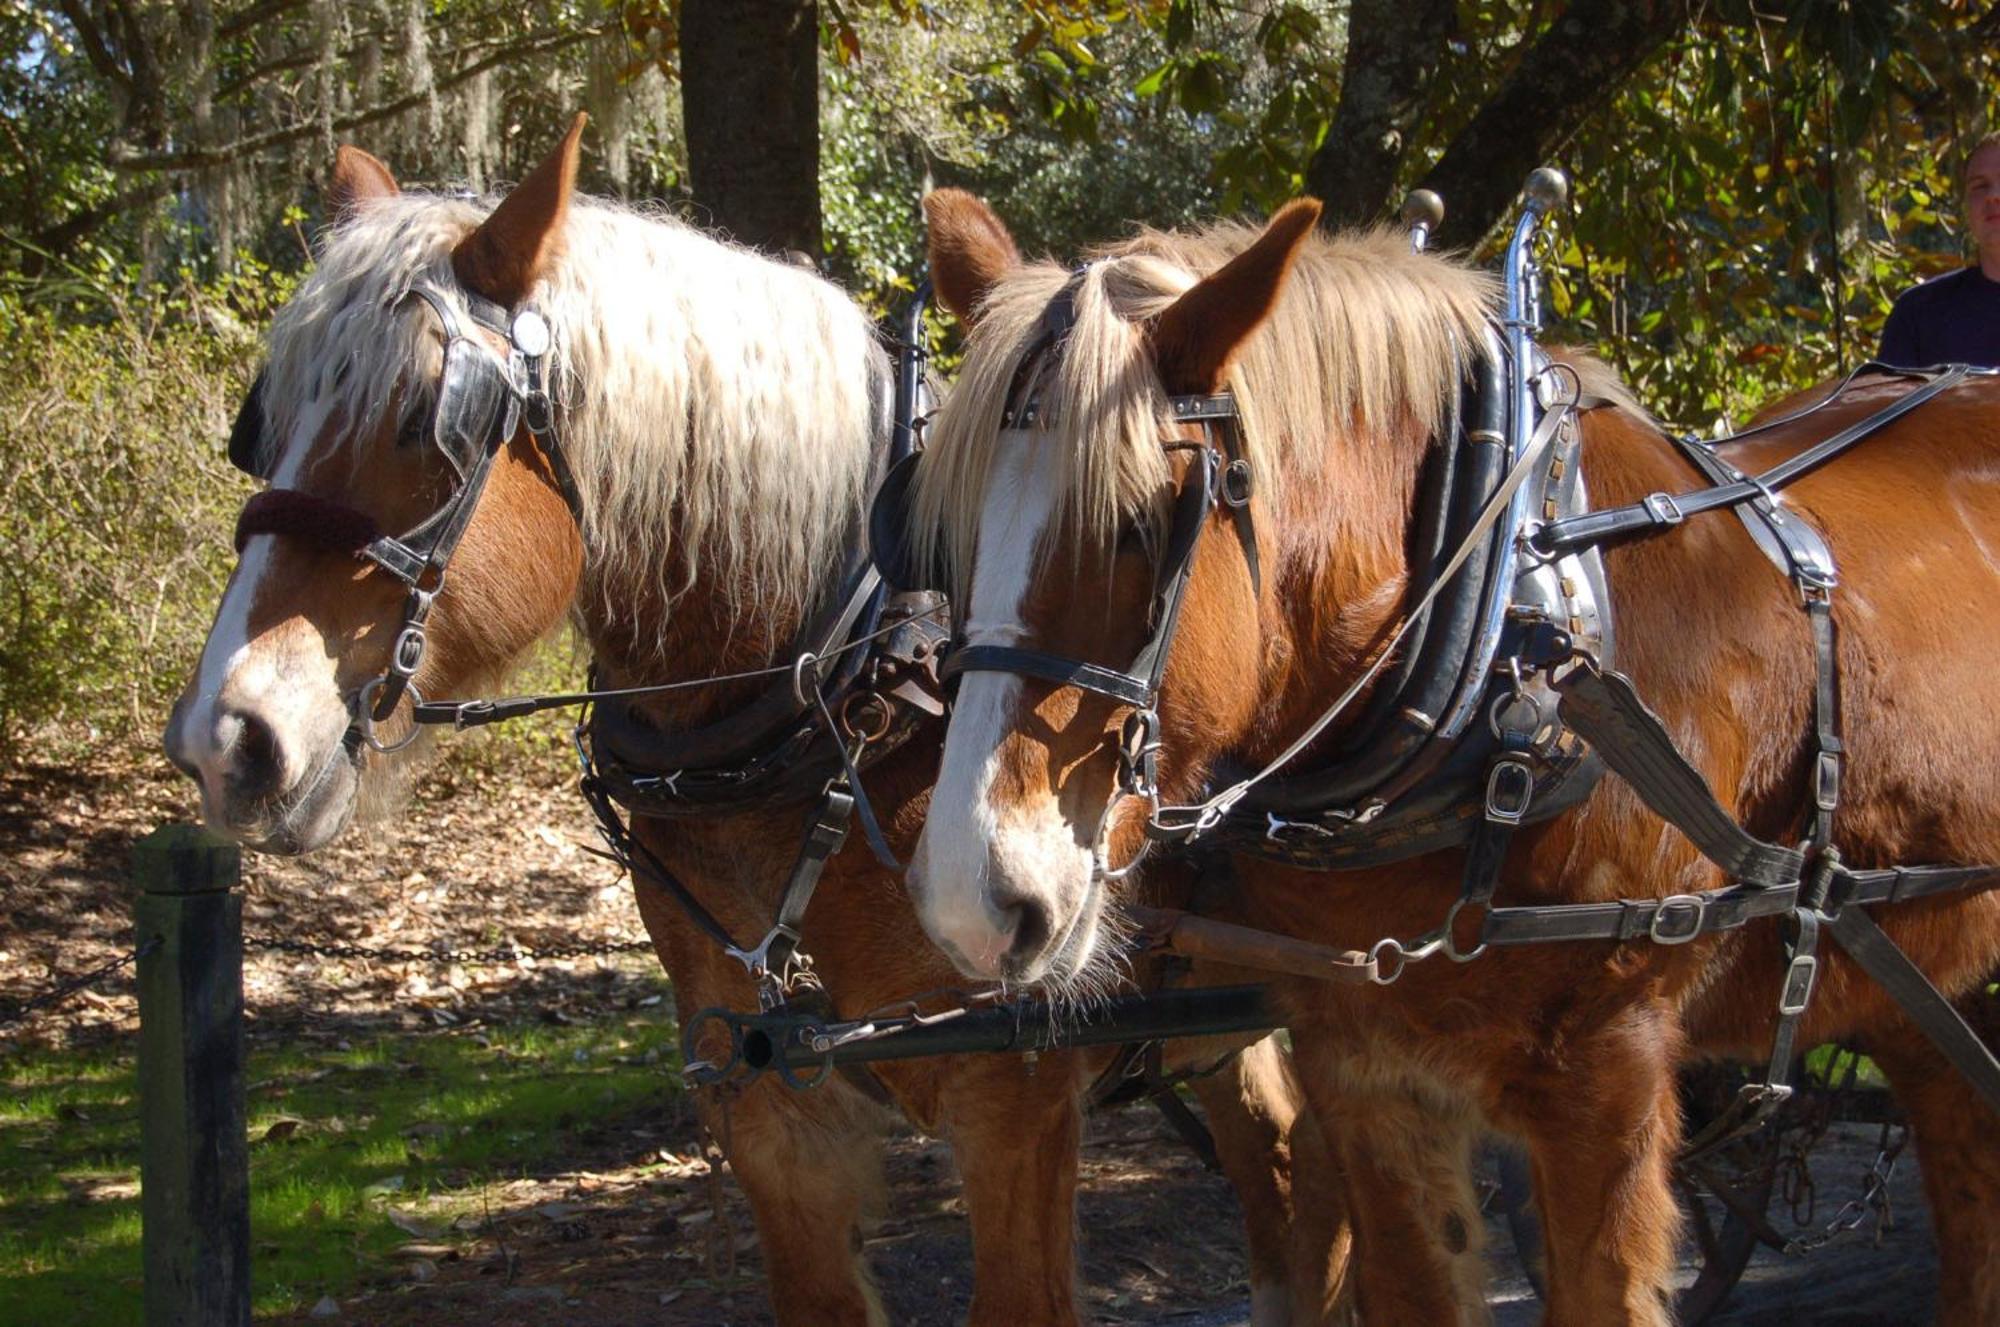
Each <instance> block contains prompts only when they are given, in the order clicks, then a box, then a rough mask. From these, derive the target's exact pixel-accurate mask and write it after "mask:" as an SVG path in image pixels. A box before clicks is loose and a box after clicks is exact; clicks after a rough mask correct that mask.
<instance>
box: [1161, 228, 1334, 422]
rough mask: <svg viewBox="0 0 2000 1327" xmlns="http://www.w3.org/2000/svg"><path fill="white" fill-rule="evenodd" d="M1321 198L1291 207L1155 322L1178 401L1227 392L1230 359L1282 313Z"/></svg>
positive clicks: (1166, 376) (1166, 378)
mask: <svg viewBox="0 0 2000 1327" xmlns="http://www.w3.org/2000/svg"><path fill="white" fill-rule="evenodd" d="M1319 214H1320V203H1319V200H1318V199H1317V198H1300V199H1296V200H1294V201H1292V202H1289V203H1287V204H1285V205H1284V207H1282V208H1280V209H1279V210H1278V214H1277V215H1276V216H1274V217H1272V218H1271V224H1270V225H1268V226H1266V227H1265V228H1264V233H1263V234H1262V235H1259V236H1258V237H1257V239H1256V241H1255V242H1254V243H1252V244H1251V246H1250V247H1249V248H1247V249H1245V250H1244V251H1243V252H1242V253H1239V254H1237V255H1236V256H1235V257H1234V258H1231V259H1230V260H1229V261H1228V262H1227V263H1225V264H1223V265H1222V266H1221V267H1220V268H1218V269H1216V270H1215V271H1213V272H1211V273H1209V274H1208V275H1207V276H1206V277H1203V278H1202V279H1201V281H1199V282H1198V283H1196V284H1195V285H1194V286H1193V287H1192V288H1191V289H1190V290H1188V292H1187V293H1186V294H1184V295H1182V296H1181V297H1180V298H1179V299H1177V300H1175V301H1174V302H1173V303H1172V304H1170V305H1168V306H1167V308H1166V309H1165V310H1164V311H1163V312H1162V313H1161V314H1160V315H1159V317H1157V318H1155V319H1154V320H1153V325H1152V328H1151V331H1150V333H1149V335H1150V337H1151V339H1152V343H1153V358H1154V361H1155V362H1156V363H1157V364H1158V365H1159V369H1160V381H1161V383H1163V384H1164V385H1165V387H1166V389H1167V390H1168V391H1169V392H1172V393H1174V394H1175V395H1182V394H1206V393H1208V392H1213V391H1217V390H1219V389H1220V388H1221V386H1222V380H1223V378H1224V376H1225V375H1226V374H1227V373H1228V372H1229V364H1230V361H1231V360H1233V359H1234V358H1235V356H1236V352H1237V350H1238V348H1240V347H1241V346H1242V344H1243V343H1244V342H1245V341H1247V340H1248V339H1249V338H1250V334H1251V333H1252V332H1254V331H1256V330H1257V329H1258V328H1259V327H1261V326H1263V324H1264V320H1265V319H1266V318H1268V317H1270V316H1271V310H1272V309H1274V308H1275V307H1277V303H1278V292H1279V291H1281V290H1282V289H1284V284H1285V276H1286V274H1288V273H1289V272H1290V271H1291V270H1292V259H1293V258H1294V257H1295V256H1296V255H1297V254H1298V251H1299V245H1300V243H1301V242H1303V241H1304V239H1305V237H1306V236H1307V235H1308V234H1310V233H1311V232H1312V228H1313V225H1314V224H1315V223H1316V222H1318V220H1319Z"/></svg>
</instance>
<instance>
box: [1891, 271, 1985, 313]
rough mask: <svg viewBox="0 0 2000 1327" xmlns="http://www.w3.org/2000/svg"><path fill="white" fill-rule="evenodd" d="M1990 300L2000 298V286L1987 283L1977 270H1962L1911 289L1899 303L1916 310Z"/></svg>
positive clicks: (1897, 300)
mask: <svg viewBox="0 0 2000 1327" xmlns="http://www.w3.org/2000/svg"><path fill="white" fill-rule="evenodd" d="M1989 298H2000V282H1995V281H1989V280H1987V279H1986V276H1985V274H1984V273H1982V272H1981V271H1980V270H1979V269H1978V268H1977V267H1961V268H1959V269H1957V270H1956V271H1952V272H1946V273H1945V274H1944V275H1943V276H1934V277H1932V278H1931V279H1930V280H1928V281H1924V282H1919V283H1918V284H1917V285H1914V286H1911V287H1910V288H1909V289H1908V290H1906V291H1904V292H1903V293H1902V294H1901V295H1899V296H1897V298H1896V303H1898V304H1902V303H1905V302H1907V303H1909V304H1910V305H1911V306H1912V307H1913V308H1914V307H1924V306H1928V305H1932V304H1939V303H1954V302H1956V301H1958V300H1962V299H1989Z"/></svg>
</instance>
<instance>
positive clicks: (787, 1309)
mask: <svg viewBox="0 0 2000 1327" xmlns="http://www.w3.org/2000/svg"><path fill="white" fill-rule="evenodd" d="M637 899H638V903H639V914H640V917H641V919H642V920H643V921H644V922H645V923H646V930H647V932H648V934H650V935H651V936H652V938H653V944H654V947H655V948H656V949H657V950H658V951H659V954H660V959H661V962H662V963H663V964H664V965H665V966H666V969H667V972H668V975H669V976H670V977H672V979H673V983H674V998H675V1003H676V1005H677V1007H678V1008H679V1010H680V1013H681V1016H682V1018H687V1017H689V1016H691V1015H692V1014H693V1013H694V1012H695V1011H696V1010H699V1009H705V1008H709V1007H711V1006H716V1005H723V1006H727V1007H729V1008H733V1009H754V1008H756V1007H757V999H756V993H755V991H753V990H752V989H751V987H750V984H749V981H748V979H747V978H746V977H745V976H744V974H743V969H742V968H741V966H739V965H738V964H737V963H736V962H735V961H734V960H732V959H726V958H724V956H723V955H722V952H721V951H720V950H719V949H717V948H716V947H715V946H714V944H713V942H711V941H710V940H708V938H707V937H705V936H703V935H701V934H699V933H698V932H696V931H695V929H694V927H693V926H691V925H690V924H689V923H688V922H687V920H686V918H685V917H683V916H682V915H681V913H680V912H679V910H678V909H677V908H676V907H675V906H674V905H673V904H672V903H671V902H669V901H668V900H666V899H665V898H664V897H662V896H661V895H660V894H659V893H658V892H657V891H655V890H650V889H645V888H641V889H639V890H638V891H637ZM695 1105H696V1109H697V1110H699V1111H700V1113H701V1117H702V1123H703V1124H704V1125H705V1126H706V1127H707V1128H708V1131H709V1134H710V1136H711V1137H713V1138H714V1139H715V1140H716V1143H717V1144H718V1145H719V1146H720V1147H721V1148H722V1151H723V1155H724V1156H726V1157H727V1158H728V1159H729V1168H730V1170H731V1171H732V1172H733V1173H734V1174H735V1176H736V1183H737V1185H738V1186H739V1187H740V1188H741V1189H742V1190H743V1194H744V1197H745V1198H746V1199H748V1200H749V1203H750V1214H751V1218H752V1220H754V1221H755V1222H756V1224H757V1243H758V1247H759V1249H760V1250H761V1252H762V1254H763V1260H764V1277H765V1281H766V1284H767V1287H768V1289H769V1291H770V1295H771V1307H772V1311H773V1313H774V1314H775V1315H776V1317H777V1320H778V1322H779V1323H781V1324H784V1325H785V1327H807V1325H808V1324H819V1323H838V1324H842V1327H850V1325H851V1327H879V1324H882V1323H884V1322H886V1321H887V1319H886V1317H885V1315H884V1314H883V1312H882V1306H881V1302H880V1301H879V1299H878V1298H877V1296H876V1293H875V1286H874V1284H873V1282H872V1281H871V1280H870V1278H869V1276H868V1269H867V1264H866V1263H864V1262H863V1261H862V1259H861V1256H860V1245H861V1230H862V1225H863V1222H864V1221H865V1220H866V1219H868V1218H869V1217H870V1215H871V1214H872V1213H874V1212H875V1211H877V1210H879V1209H880V1207H881V1206H882V1199H883V1182H882V1169H881V1167H882V1148H881V1140H880V1127H879V1123H878V1120H879V1116H878V1114H877V1110H876V1108H875V1107H874V1105H873V1103H871V1102H869V1101H868V1100H867V1098H865V1097H863V1096H862V1095H861V1093H859V1092H858V1091H856V1090H855V1089H854V1088H852V1087H850V1086H849V1085H848V1084H847V1083H846V1082H845V1081H843V1080H841V1079H840V1078H839V1077H838V1076H835V1077H834V1078H833V1079H830V1080H829V1081H828V1082H826V1083H824V1084H822V1085H821V1086H819V1087H817V1088H815V1089H814V1090H813V1091H811V1092H799V1091H795V1090H793V1089H791V1088H788V1087H786V1086H785V1085H784V1084H783V1083H782V1082H780V1081H779V1080H778V1078H777V1077H776V1076H775V1075H771V1074H766V1075H764V1076H763V1077H762V1078H760V1079H758V1080H757V1081H756V1082H754V1083H751V1084H750V1085H749V1086H748V1087H746V1088H744V1089H743V1090H742V1091H740V1092H736V1093H734V1094H733V1095H732V1096H730V1097H729V1098H728V1099H727V1100H726V1101H725V1099H724V1098H723V1097H722V1096H720V1095H719V1094H718V1093H716V1092H708V1091H704V1092H697V1093H696V1094H695Z"/></svg>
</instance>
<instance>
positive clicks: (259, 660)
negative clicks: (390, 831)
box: [165, 406, 350, 841]
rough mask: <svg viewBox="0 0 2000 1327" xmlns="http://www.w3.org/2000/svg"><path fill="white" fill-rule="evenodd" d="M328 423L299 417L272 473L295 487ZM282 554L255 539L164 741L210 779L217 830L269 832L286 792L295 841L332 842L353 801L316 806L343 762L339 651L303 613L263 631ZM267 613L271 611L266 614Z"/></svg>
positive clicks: (280, 483) (272, 543) (206, 789)
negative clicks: (266, 601) (294, 817)
mask: <svg viewBox="0 0 2000 1327" xmlns="http://www.w3.org/2000/svg"><path fill="white" fill-rule="evenodd" d="M325 424H326V418H325V410H324V408H323V407H317V406H316V407H314V408H313V409H311V410H309V411H307V412H306V414H305V416H304V417H303V418H301V419H300V421H299V424H298V428H297V430H296V432H295V433H294V434H293V436H292V437H290V438H289V439H287V440H286V443H285V446H284V449H283V452H282V453H281V455H280V457H279V459H278V463H277V465H276V467H275V468H274V470H273V472H272V475H271V486H272V487H273V488H290V487H293V486H294V485H296V483H297V481H298V477H299V474H300V472H301V470H303V468H304V464H305V459H306V456H307V454H308V453H309V452H310V450H311V447H312V444H313V441H314V439H316V438H318V437H319V435H320V432H321V430H322V429H323V428H324V427H325ZM276 552H277V536H275V535H268V534H261V535H252V536H251V537H250V538H249V540H247V541H246V542H245V544H244V547H243V555H242V558H241V559H240V560H239V561H238V563H237V567H236V572H235V574H234V575H233V576H231V577H230V580H229V585H228V587H227V588H226V589H225V590H224V591H223V595H222V604H221V606H220V607H219V608H218V609H217V610H216V614H215V623H214V625H213V626H211V627H210V628H209V633H208V640H207V642H206V644H205V645H204V646H203V647H202V653H201V661H200V663H199V664H198V665H197V667H196V669H195V675H194V677H193V678H192V679H190V681H189V683H188V686H187V688H186V689H185V690H184V691H183V692H182V693H181V697H180V700H179V703H177V704H176V705H175V707H174V712H173V715H172V717H171V719H170V720H169V721H168V724H167V731H166V735H165V744H166V748H167V753H168V754H169V755H170V756H171V757H172V758H173V759H174V760H175V762H176V763H178V764H179V765H180V766H181V767H182V768H184V769H186V770H187V771H188V772H189V773H190V774H192V775H193V776H194V777H195V778H196V780H197V781H198V782H199V783H200V784H201V796H202V815H203V818H204V819H205V820H207V821H208V823H209V824H210V826H211V827H213V828H215V829H217V830H222V831H230V830H235V829H245V828H268V826H267V825H265V824H264V822H265V821H266V820H267V819H268V817H269V815H270V813H271V809H272V808H271V806H270V805H269V803H270V802H271V801H272V800H273V799H276V800H278V801H280V802H282V803H283V804H284V805H285V806H286V807H287V808H288V809H289V810H294V811H297V812H299V813H301V815H302V817H303V819H304V820H305V822H306V823H302V824H297V825H292V826H289V828H290V829H291V830H292V831H293V835H292V836H293V837H294V838H300V837H304V838H312V839H318V840H319V841H324V838H325V837H331V835H332V833H333V832H334V831H336V830H337V829H338V828H339V826H340V824H342V823H344V822H345V819H346V815H347V813H348V811H349V809H350V808H349V807H348V806H347V805H339V806H331V805H309V803H311V802H312V801H313V800H314V796H313V795H314V794H316V793H318V792H320V791H322V788H321V785H324V784H327V783H328V782H329V776H330V775H331V774H332V773H333V772H334V768H333V767H334V766H335V765H336V764H338V763H339V761H340V754H339V747H340V743H341V739H342V738H343V736H344V735H345V733H346V730H347V723H348V715H347V705H346V701H345V699H344V698H343V697H342V696H341V694H340V689H339V686H338V685H337V683H336V681H335V671H334V669H335V660H334V657H333V651H332V650H331V649H330V648H329V647H328V642H326V641H325V640H324V639H323V638H322V637H321V635H320V633H319V632H318V631H317V630H315V629H314V628H313V627H312V626H311V625H310V624H309V623H308V622H307V621H306V619H305V618H304V617H302V616H290V615H287V616H285V617H282V618H280V619H279V620H278V621H277V622H276V623H275V624H271V623H269V622H268V621H267V623H266V625H263V626H262V627H260V628H258V629H257V630H256V634H255V635H254V636H253V635H252V630H253V628H252V622H253V620H254V619H255V618H257V617H258V616H259V614H258V607H259V599H260V596H262V595H264V594H266V593H267V592H275V593H283V592H284V591H283V587H276V586H269V585H268V581H269V579H270V576H269V573H270V568H271V563H272V561H273V558H274V556H275V554H276ZM261 616H262V617H263V618H265V619H269V618H270V617H271V616H272V615H271V613H270V612H269V610H268V609H266V610H265V611H264V612H263V613H262V614H261ZM253 764H254V765H257V766H258V768H257V770H256V772H255V773H254V776H253V773H252V767H253ZM260 793H261V794H262V795H261V796H260V795H257V794H260Z"/></svg>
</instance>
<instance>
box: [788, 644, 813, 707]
mask: <svg viewBox="0 0 2000 1327" xmlns="http://www.w3.org/2000/svg"><path fill="white" fill-rule="evenodd" d="M808 673H810V674H811V677H812V691H810V692H808V691H807V690H806V677H807V674H808ZM817 694H819V656H818V655H817V654H814V653H813V652H812V651H811V650H806V651H804V652H802V653H801V654H800V655H799V657H798V658H797V659H795V660H794V661H793V662H792V699H793V700H796V701H798V703H799V707H800V708H801V709H803V708H805V707H806V706H807V705H810V704H812V703H813V697H814V696H815V695H817Z"/></svg>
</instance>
